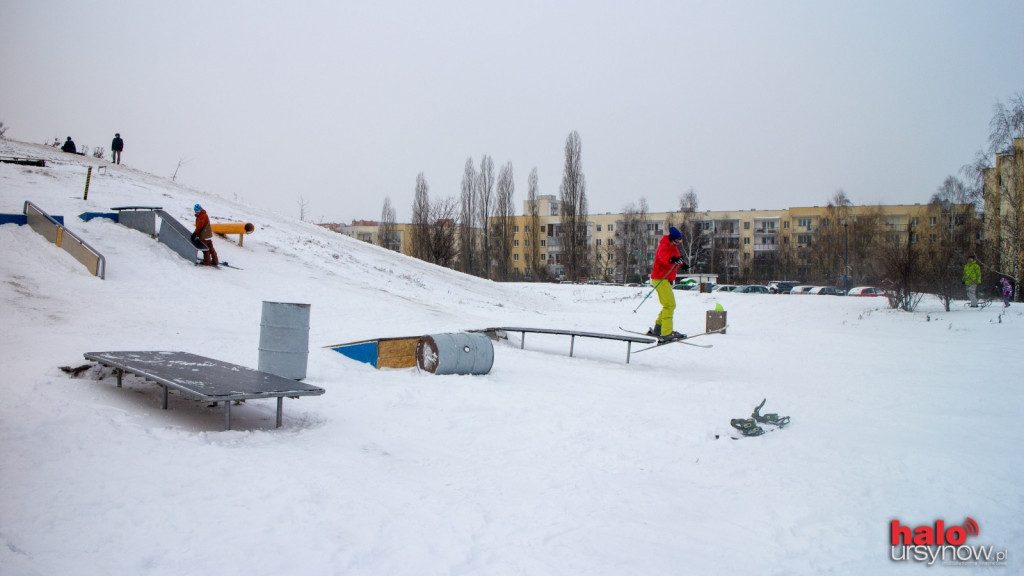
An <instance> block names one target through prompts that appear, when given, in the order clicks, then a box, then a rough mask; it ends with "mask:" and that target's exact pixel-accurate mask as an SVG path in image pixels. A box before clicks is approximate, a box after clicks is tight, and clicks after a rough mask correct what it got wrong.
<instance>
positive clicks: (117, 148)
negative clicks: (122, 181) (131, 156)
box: [110, 132, 124, 164]
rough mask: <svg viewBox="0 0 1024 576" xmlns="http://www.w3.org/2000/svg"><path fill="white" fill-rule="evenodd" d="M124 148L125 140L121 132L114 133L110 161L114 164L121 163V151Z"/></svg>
mask: <svg viewBox="0 0 1024 576" xmlns="http://www.w3.org/2000/svg"><path fill="white" fill-rule="evenodd" d="M122 150H124V140H121V133H120V132H118V133H117V134H114V139H113V140H112V141H111V142H110V161H111V162H113V163H114V164H120V163H121V151H122Z"/></svg>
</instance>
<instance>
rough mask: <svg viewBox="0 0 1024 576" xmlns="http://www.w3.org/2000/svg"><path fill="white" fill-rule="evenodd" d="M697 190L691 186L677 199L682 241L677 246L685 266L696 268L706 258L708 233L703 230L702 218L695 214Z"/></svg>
mask: <svg viewBox="0 0 1024 576" xmlns="http://www.w3.org/2000/svg"><path fill="white" fill-rule="evenodd" d="M698 205H699V204H698V200H697V192H695V191H694V189H693V188H690V189H689V190H687V191H686V193H685V194H683V196H682V197H681V198H680V199H679V231H680V232H681V233H682V235H683V241H682V243H681V245H680V247H679V252H680V255H681V256H682V257H683V259H685V260H686V266H687V267H688V268H691V269H696V268H697V266H698V265H699V264H700V263H702V262H703V261H704V260H705V259H706V258H707V255H708V254H707V252H708V235H707V234H706V233H705V232H704V220H703V218H700V217H699V216H698V214H697V208H698Z"/></svg>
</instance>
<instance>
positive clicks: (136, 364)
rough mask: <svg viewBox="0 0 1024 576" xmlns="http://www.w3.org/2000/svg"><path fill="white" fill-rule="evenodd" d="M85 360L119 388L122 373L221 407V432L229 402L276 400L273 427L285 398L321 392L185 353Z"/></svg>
mask: <svg viewBox="0 0 1024 576" xmlns="http://www.w3.org/2000/svg"><path fill="white" fill-rule="evenodd" d="M84 356H85V358H86V359H88V360H93V361H95V362H99V363H100V364H103V365H105V366H110V367H111V368H114V369H116V370H117V371H118V375H117V385H118V386H121V375H122V373H124V372H128V373H131V374H135V375H137V376H141V377H143V378H145V379H146V380H151V381H153V382H156V383H157V384H160V385H161V386H163V388H164V406H163V407H164V409H165V410H166V409H167V392H168V389H170V388H173V389H175V390H178V391H179V392H181V393H182V394H185V395H187V396H191V397H193V398H198V399H200V400H206V401H211V402H223V403H224V418H225V430H228V429H230V428H231V401H232V400H246V399H249V398H277V426H278V427H280V426H281V410H282V401H283V399H284V397H285V396H289V397H292V396H319V395H321V394H323V393H324V389H323V388H319V387H317V386H311V385H309V384H303V383H301V382H297V381H295V380H289V379H288V378H282V377H281V376H277V375H274V374H269V373H267V372H260V371H259V370H253V369H252V368H247V367H245V366H239V365H238V364H231V363H228V362H222V361H220V360H214V359H213V358H206V357H204V356H198V355H196V354H190V353H188V352H151V351H141V352H86V353H85V355H84Z"/></svg>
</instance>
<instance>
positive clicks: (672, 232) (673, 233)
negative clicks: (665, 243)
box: [668, 226, 683, 240]
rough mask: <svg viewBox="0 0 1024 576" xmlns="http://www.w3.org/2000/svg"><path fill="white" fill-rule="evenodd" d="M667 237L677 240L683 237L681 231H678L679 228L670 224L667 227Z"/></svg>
mask: <svg viewBox="0 0 1024 576" xmlns="http://www.w3.org/2000/svg"><path fill="white" fill-rule="evenodd" d="M668 237H669V238H671V239H673V240H679V239H680V238H682V237H683V233H682V232H680V231H679V228H676V227H675V226H671V227H669V229H668Z"/></svg>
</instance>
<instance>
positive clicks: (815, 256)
mask: <svg viewBox="0 0 1024 576" xmlns="http://www.w3.org/2000/svg"><path fill="white" fill-rule="evenodd" d="M990 128H991V132H990V138H989V148H988V151H987V153H986V152H979V153H978V155H977V157H976V158H975V160H974V162H972V163H971V164H969V165H967V166H964V167H963V169H962V170H961V175H960V176H959V177H958V176H949V177H948V178H947V179H946V180H945V181H944V182H943V183H942V185H941V186H939V188H938V189H937V191H936V192H935V193H934V194H933V196H932V197H931V199H930V204H931V205H932V207H933V211H932V213H933V214H935V215H936V216H935V218H936V221H935V222H931V221H929V222H927V223H919V222H918V223H911V225H909V226H902V227H900V228H897V227H895V226H894V225H893V224H892V223H891V222H889V221H888V220H887V218H886V216H885V215H884V213H883V211H882V209H881V208H878V209H877V210H871V209H865V208H863V207H859V208H856V209H855V208H854V205H853V203H852V202H851V201H850V199H849V197H848V196H847V194H846V193H845V192H844V191H842V190H839V191H837V192H836V193H835V194H834V195H833V196H832V198H830V199H829V201H828V203H827V206H826V209H825V217H824V218H822V219H821V221H820V222H819V223H818V226H817V228H816V229H815V230H814V231H813V232H812V233H811V238H810V242H809V243H808V242H799V243H798V242H790V243H784V244H781V245H779V246H778V247H777V248H778V249H777V250H769V251H758V252H755V253H754V256H753V259H752V261H750V262H742V263H741V262H740V260H739V254H740V252H741V251H740V248H741V246H740V245H739V241H738V234H736V233H737V232H738V230H730V229H728V227H729V226H730V225H731V223H729V222H709V221H708V220H707V218H706V217H705V216H704V215H703V214H701V213H700V212H699V211H698V197H697V194H696V192H695V191H694V190H693V189H690V190H688V191H687V192H686V193H684V194H683V195H682V197H681V198H680V202H679V210H678V213H677V215H676V217H675V218H674V220H675V222H669V223H667V224H668V225H676V226H677V227H679V228H680V230H681V231H682V232H683V247H682V253H683V255H684V257H685V258H686V259H687V261H688V263H689V265H690V267H691V269H693V270H695V271H707V272H712V273H717V274H719V277H720V278H725V279H727V280H726V281H729V282H732V283H740V282H763V281H767V280H771V279H779V278H786V279H797V280H802V281H806V282H815V283H832V284H836V285H840V286H841V285H844V284H848V285H850V286H852V285H854V284H868V283H870V284H876V285H882V286H885V287H887V288H889V289H890V292H891V293H892V294H893V295H894V299H895V301H894V305H895V306H899V307H902V308H911V307H912V306H913V305H915V299H917V298H919V296H917V295H919V294H921V293H924V292H929V293H935V294H939V295H940V297H942V298H943V299H944V300H945V301H946V302H947V304H948V302H949V301H950V299H952V298H954V297H959V296H960V295H961V292H962V283H961V279H960V275H961V272H962V266H963V263H964V261H965V260H966V258H967V256H968V255H976V256H977V257H978V258H979V260H980V261H981V262H982V265H983V267H984V268H985V270H986V271H987V272H988V277H987V278H986V281H985V283H986V285H988V284H994V283H995V278H996V277H997V275H998V274H1000V273H1001V274H1004V275H1007V276H1010V277H1011V278H1013V280H1014V282H1015V283H1016V281H1017V280H1018V279H1019V276H1020V270H1021V269H1024V228H1022V227H1021V224H1022V223H1024V180H1022V178H1024V175H1022V174H1021V173H1020V169H1021V167H1022V166H1024V158H1016V156H1020V155H1021V153H1022V151H1021V149H1020V147H1017V148H1014V147H1013V142H1014V139H1019V138H1024V95H1022V94H1017V95H1015V96H1014V97H1013V98H1012V99H1011V101H1010V105H1009V106H1006V105H1003V104H1001V103H997V104H996V106H995V109H994V115H993V119H992V121H991V124H990ZM1014 154H1015V155H1016V156H1015V157H1013V158H1010V160H1014V161H1011V162H1001V163H1000V166H998V167H997V166H996V165H994V164H993V162H992V158H996V159H1000V158H1004V157H1005V156H1006V155H1011V156H1012V155H1014ZM564 156H565V163H564V168H563V173H562V180H561V185H560V187H559V211H560V212H559V217H560V218H559V220H560V223H559V224H558V225H555V226H552V227H550V229H547V230H544V231H541V225H540V214H539V213H538V209H539V205H538V202H537V198H538V194H539V186H538V177H537V170H536V168H534V169H533V170H532V171H531V173H530V175H529V178H528V193H527V202H526V208H527V214H526V216H527V222H529V224H528V225H527V230H526V232H527V234H526V235H525V240H524V241H525V242H526V243H527V250H526V259H527V262H524V263H521V267H523V268H525V269H528V270H530V272H531V275H530V278H532V279H535V280H546V279H548V278H549V277H550V275H551V274H552V273H553V272H554V271H555V270H556V269H557V268H559V267H560V268H562V269H564V274H565V277H566V278H567V279H570V280H580V279H583V278H601V279H604V280H609V281H610V280H619V281H626V282H632V281H642V280H643V279H645V278H646V277H647V276H648V274H649V273H650V258H651V256H652V255H653V251H654V247H655V245H656V242H657V240H658V239H659V238H658V236H659V232H657V231H656V230H657V229H658V227H657V226H656V224H661V223H660V222H659V223H654V222H650V221H649V218H648V214H649V208H648V205H647V202H646V200H645V199H643V198H641V199H640V200H639V202H638V203H635V204H631V205H629V206H626V207H625V208H624V209H623V215H622V220H621V221H619V222H617V223H616V228H615V241H614V243H609V244H606V245H604V246H601V247H596V246H593V245H589V244H588V242H587V217H588V213H587V209H588V208H587V196H586V178H585V176H584V172H583V166H582V143H581V139H580V137H579V134H578V133H576V132H572V133H571V134H569V136H568V137H567V138H566V141H565V147H564ZM997 168H998V169H999V170H998V172H997ZM494 172H495V170H494V163H493V160H492V159H491V158H490V157H489V156H487V155H484V156H483V157H482V158H481V159H480V162H479V164H476V163H475V162H474V160H473V159H472V158H469V159H467V160H466V164H465V167H464V171H463V178H462V186H461V193H460V196H459V199H458V201H455V200H451V199H442V200H440V201H435V202H431V200H430V198H429V186H428V184H427V182H426V179H425V177H424V176H423V174H420V175H418V176H417V180H416V189H415V198H414V202H413V218H412V227H411V234H410V236H411V237H410V238H409V241H410V242H411V246H412V253H413V254H414V255H416V256H417V257H419V258H421V259H423V260H427V261H430V262H435V263H437V264H440V265H444V266H457V267H458V268H459V269H460V270H462V271H464V272H466V273H469V274H474V275H477V276H482V277H487V278H493V279H495V280H509V279H519V278H517V277H516V276H515V274H514V272H513V271H514V269H515V267H514V266H513V264H514V263H513V262H512V261H511V254H512V243H513V229H514V223H513V222H514V220H513V219H514V217H515V204H514V194H515V184H514V178H513V168H512V164H511V162H509V163H507V164H505V165H504V166H502V167H501V168H500V170H499V171H498V174H497V177H495V173H494ZM986 184H987V185H986ZM986 207H988V213H986V212H985V210H986ZM993 207H1000V209H999V210H993ZM716 226H717V227H718V228H717V229H716ZM716 232H717V233H718V234H715V233H716ZM723 232H724V234H723ZM545 239H546V240H547V242H546V244H547V246H546V252H547V253H549V254H550V255H551V259H550V260H549V261H548V262H547V264H548V266H547V267H545V266H541V265H540V264H541V262H542V260H541V243H542V240H545ZM379 241H380V243H381V244H382V245H384V246H386V247H389V248H393V249H397V247H398V244H399V243H398V242H397V238H396V234H395V222H394V210H393V208H392V207H391V203H390V199H387V200H385V206H384V211H383V213H382V217H381V225H380V230H379ZM798 246H799V247H798Z"/></svg>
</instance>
